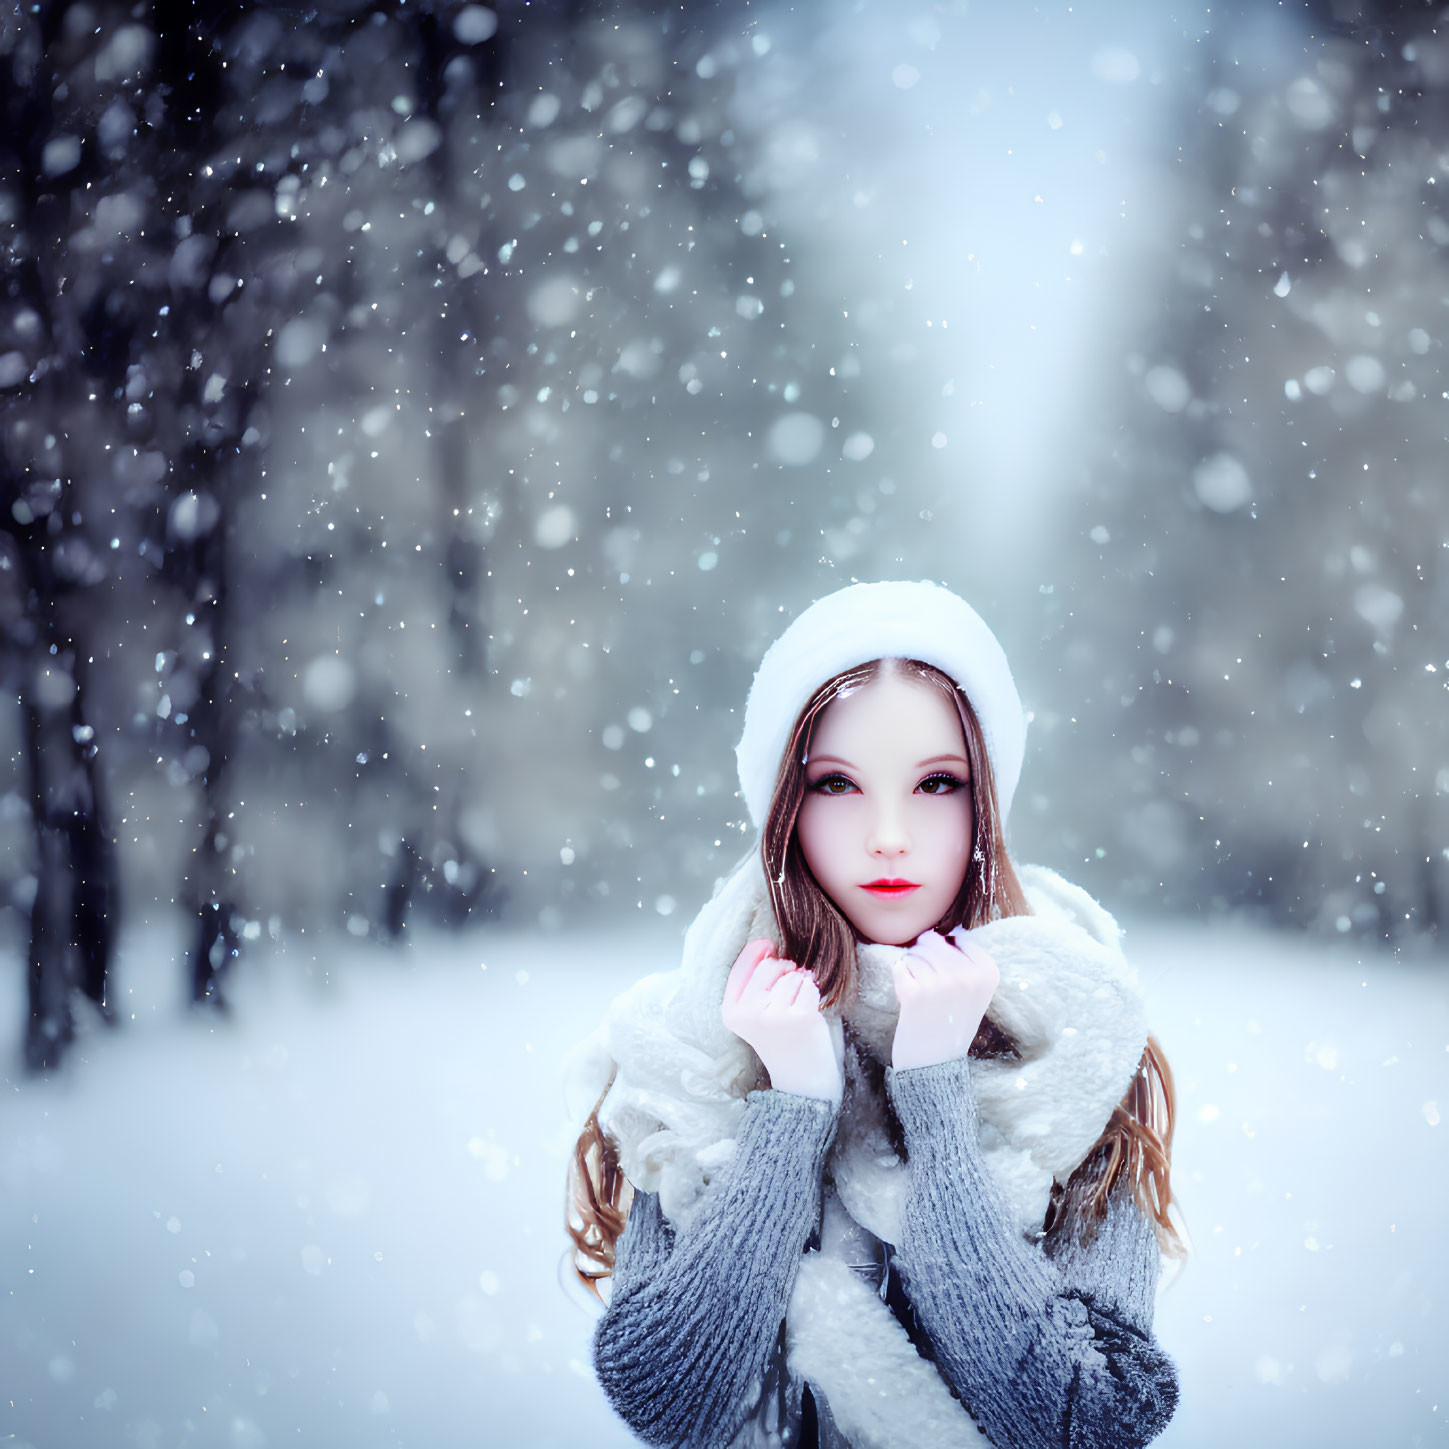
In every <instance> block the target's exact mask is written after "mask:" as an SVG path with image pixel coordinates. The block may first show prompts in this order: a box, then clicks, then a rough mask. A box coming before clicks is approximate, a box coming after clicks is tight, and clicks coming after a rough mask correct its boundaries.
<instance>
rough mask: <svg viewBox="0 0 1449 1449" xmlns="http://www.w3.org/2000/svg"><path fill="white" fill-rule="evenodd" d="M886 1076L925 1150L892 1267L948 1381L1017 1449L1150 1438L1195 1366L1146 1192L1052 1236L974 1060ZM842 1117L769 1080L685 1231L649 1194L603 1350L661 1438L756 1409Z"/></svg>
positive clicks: (721, 1433) (639, 1198)
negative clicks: (983, 1142) (988, 1139)
mask: <svg viewBox="0 0 1449 1449" xmlns="http://www.w3.org/2000/svg"><path fill="white" fill-rule="evenodd" d="M886 1085H887V1090H888V1091H889V1093H890V1097H891V1101H892V1103H893V1104H894V1106H895V1109H896V1113H897V1115H898V1116H899V1118H900V1121H901V1126H902V1128H903V1131H904V1134H905V1143H906V1151H907V1155H908V1159H909V1163H910V1188H909V1191H908V1194H907V1198H906V1205H905V1213H904V1218H903V1221H902V1227H901V1235H900V1242H899V1244H898V1245H897V1248H896V1251H895V1254H894V1256H893V1258H892V1264H893V1267H894V1269H895V1270H896V1271H898V1273H899V1274H900V1281H901V1283H902V1284H903V1285H904V1288H905V1293H906V1295H907V1297H908V1299H909V1304H910V1311H911V1313H912V1314H913V1315H914V1318H915V1327H916V1329H917V1331H918V1332H921V1333H924V1335H925V1338H926V1340H927V1341H928V1346H929V1351H930V1354H931V1356H932V1357H933V1358H934V1360H935V1362H936V1365H937V1368H938V1370H939V1371H940V1373H941V1375H942V1376H943V1378H944V1379H945V1380H946V1382H947V1384H948V1385H949V1386H950V1387H951V1389H952V1390H953V1392H954V1393H955V1394H956V1396H957V1397H958V1398H959V1399H960V1400H961V1401H962V1403H963V1404H965V1406H966V1407H967V1409H968V1410H969V1411H970V1413H971V1416H972V1418H973V1419H974V1420H975V1421H976V1423H977V1425H978V1426H979V1427H980V1428H981V1430H982V1432H983V1433H984V1434H985V1435H986V1437H987V1438H988V1439H989V1440H990V1441H991V1443H992V1444H993V1445H996V1446H998V1449H1044V1446H1048V1445H1050V1446H1053V1449H1061V1446H1067V1449H1134V1446H1138V1445H1143V1444H1146V1443H1147V1442H1148V1441H1149V1440H1150V1439H1152V1438H1153V1437H1155V1436H1156V1435H1157V1434H1158V1433H1160V1432H1161V1430H1162V1429H1163V1427H1164V1426H1165V1425H1166V1423H1167V1421H1168V1419H1169V1418H1170V1417H1171V1416H1172V1412H1173V1409H1174V1408H1175V1407H1176V1404H1177V1374H1176V1370H1175V1368H1174V1366H1173V1363H1172V1360H1171V1359H1170V1358H1168V1356H1167V1355H1166V1354H1165V1353H1164V1352H1163V1351H1162V1349H1161V1348H1160V1347H1159V1345H1158V1344H1157V1342H1156V1340H1155V1339H1154V1338H1153V1337H1152V1312H1153V1302H1154V1298H1155V1294H1156V1287H1157V1275H1158V1266H1159V1259H1158V1249H1157V1242H1156V1238H1155V1237H1154V1235H1153V1232H1152V1229H1151V1227H1150V1226H1149V1225H1148V1223H1147V1221H1146V1219H1145V1218H1144V1217H1143V1215H1142V1213H1141V1211H1140V1209H1139V1208H1138V1207H1137V1205H1136V1202H1135V1200H1134V1199H1133V1197H1132V1194H1131V1192H1130V1190H1129V1189H1127V1188H1126V1185H1125V1184H1119V1188H1118V1190H1116V1191H1114V1193H1113V1195H1112V1198H1111V1200H1110V1202H1109V1206H1108V1212H1107V1216H1106V1219H1105V1220H1104V1221H1103V1222H1102V1223H1100V1224H1099V1225H1098V1227H1097V1229H1096V1231H1095V1232H1093V1233H1091V1234H1090V1235H1088V1236H1087V1237H1086V1239H1085V1240H1079V1239H1077V1238H1074V1237H1069V1236H1065V1235H1063V1234H1056V1235H1053V1237H1052V1238H1051V1239H1048V1240H1047V1241H1046V1243H1045V1245H1044V1246H1043V1245H1037V1244H1033V1243H1031V1242H1029V1241H1027V1240H1026V1239H1024V1238H1022V1237H1021V1236H1020V1234H1018V1233H1017V1232H1016V1231H1015V1229H1014V1228H1013V1227H1012V1226H1011V1225H1010V1223H1009V1221H1008V1217H1007V1214H1006V1211H1005V1208H1004V1206H1003V1204H1002V1202H1001V1199H1000V1197H999V1195H998V1192H997V1188H996V1184H995V1183H994V1181H993V1180H992V1178H991V1176H990V1172H989V1169H988V1168H987V1167H986V1166H985V1164H984V1162H983V1161H982V1156H981V1151H980V1146H979V1144H978V1141H977V1129H976V1104H975V1098H974V1096H973V1094H972V1091H971V1081H970V1076H969V1072H968V1068H967V1064H966V1062H965V1060H964V1059H963V1060H959V1061H952V1062H943V1063H941V1064H939V1065H937V1066H930V1067H916V1068H912V1069H909V1070H904V1071H900V1072H897V1071H895V1070H894V1069H887V1071H886ZM836 1112H837V1109H836V1108H835V1106H834V1105H832V1104H831V1103H829V1102H825V1101H821V1100H818V1099H816V1098H813V1097H803V1096H796V1095H793V1094H791V1093H787V1092H777V1091H769V1090H766V1091H756V1092H751V1093H750V1094H749V1098H748V1102H747V1105H746V1107H745V1111H744V1114H743V1116H742V1118H741V1123H740V1131H739V1136H738V1141H737V1145H736V1154H735V1157H734V1160H733V1162H732V1163H731V1164H730V1167H729V1168H728V1170H726V1171H725V1172H723V1173H721V1174H720V1175H719V1177H717V1178H716V1179H715V1181H714V1182H712V1183H711V1184H710V1186H709V1188H708V1189H707V1190H706V1195H705V1200H704V1202H703V1204H702V1205H701V1208H700V1211H699V1213H698V1215H697V1216H696V1217H695V1218H694V1219H693V1220H692V1222H691V1223H690V1225H689V1227H688V1229H687V1230H684V1231H681V1232H679V1233H677V1234H676V1232H675V1231H674V1229H673V1227H672V1226H671V1224H670V1223H669V1222H668V1221H667V1220H666V1219H665V1218H664V1217H663V1215H662V1213H661V1212H660V1209H659V1200H658V1198H657V1196H655V1195H654V1194H652V1193H639V1194H637V1195H636V1197H635V1199H634V1205H633V1208H632V1210H631V1212H630V1215H629V1221H628V1225H627V1226H626V1228H625V1230H624V1233H623V1234H622V1236H621V1237H620V1239H619V1242H618V1245H617V1249H616V1258H615V1268H614V1277H613V1296H612V1298H611V1300H610V1303H609V1308H608V1311H607V1312H606V1313H605V1314H604V1316H603V1318H602V1319H601V1320H600V1321H599V1324H598V1326H597V1328H596V1330H595V1335H594V1363H595V1368H596V1370H597V1373H598V1378H599V1382H600V1384H601V1385H602V1386H603V1389H604V1391H605V1393H606V1394H607V1395H608V1396H609V1399H610V1401H611V1402H612V1403H613V1405H614V1408H615V1409H616V1411H617V1412H618V1413H619V1415H620V1417H621V1418H623V1420H624V1421H625V1422H626V1423H627V1424H628V1425H629V1426H630V1428H632V1429H633V1430H634V1432H635V1433H636V1434H638V1435H639V1436H640V1438H642V1439H643V1440H645V1441H646V1442H647V1443H650V1444H656V1445H671V1446H680V1449H684V1446H688V1449H716V1446H724V1445H728V1444H730V1443H731V1441H732V1440H733V1439H735V1437H736V1435H737V1434H738V1433H739V1431H740V1429H741V1426H742V1425H743V1424H744V1423H745V1422H746V1421H747V1420H748V1419H750V1418H751V1416H752V1415H753V1414H754V1413H755V1411H756V1408H757V1405H758V1404H759V1401H760V1398H761V1393H762V1386H763V1385H764V1384H765V1382H766V1381H767V1378H769V1376H770V1374H771V1372H772V1364H774V1363H775V1355H776V1354H777V1353H778V1351H779V1348H778V1342H779V1328H780V1324H781V1322H782V1320H783V1318H784V1315H785V1310H786V1307H787V1305H788V1303H789V1298H790V1291H791V1288H792V1287H793V1285H794V1280H795V1272H796V1269H797V1267H798V1265H799V1262H800V1256H801V1253H802V1252H803V1251H804V1249H805V1246H806V1242H807V1240H808V1238H809V1237H810V1234H811V1232H812V1230H813V1229H814V1227H815V1225H816V1220H817V1217H818V1215H819V1212H820V1205H821V1192H822V1174H823V1171H824V1166H825V1159H826V1153H827V1151H828V1149H829V1146H830V1143H831V1140H832V1139H833V1137H834V1134H835V1122H836ZM868 1368H869V1366H868V1365H862V1371H868ZM822 1416H823V1418H824V1419H825V1420H827V1421H828V1419H829V1415H828V1411H822ZM793 1427H795V1428H797V1429H798V1425H796V1426H793ZM790 1442H791V1443H795V1442H798V1438H797V1436H796V1435H795V1434H792V1435H791V1436H790Z"/></svg>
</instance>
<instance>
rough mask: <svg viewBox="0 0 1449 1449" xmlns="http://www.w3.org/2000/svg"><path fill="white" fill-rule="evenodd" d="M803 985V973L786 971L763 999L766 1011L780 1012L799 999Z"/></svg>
mask: <svg viewBox="0 0 1449 1449" xmlns="http://www.w3.org/2000/svg"><path fill="white" fill-rule="evenodd" d="M804 983H805V973H804V972H803V971H800V970H794V971H787V972H785V974H784V975H783V976H781V977H780V978H779V979H778V980H777V981H776V982H775V984H774V985H773V986H772V987H771V988H770V990H769V992H768V993H767V995H766V997H765V1009H766V1010H767V1011H782V1010H785V1009H787V1008H789V1007H791V1006H794V1004H795V1002H796V1001H797V1000H798V999H799V996H800V989H801V987H802V986H803V985H804Z"/></svg>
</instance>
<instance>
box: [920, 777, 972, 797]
mask: <svg viewBox="0 0 1449 1449" xmlns="http://www.w3.org/2000/svg"><path fill="white" fill-rule="evenodd" d="M965 784H966V782H965V780H958V779H957V778H956V776H955V775H928V776H927V777H926V778H925V779H924V780H922V781H921V783H920V784H919V785H917V786H916V789H918V790H919V791H920V792H921V793H922V794H923V795H954V794H955V793H956V791H957V790H959V789H961V788H962V787H963V786H964V785H965Z"/></svg>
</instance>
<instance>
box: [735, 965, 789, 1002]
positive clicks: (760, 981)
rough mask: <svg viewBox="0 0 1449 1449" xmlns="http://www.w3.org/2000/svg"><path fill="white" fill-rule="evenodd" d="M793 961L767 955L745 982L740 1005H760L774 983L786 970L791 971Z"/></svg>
mask: <svg viewBox="0 0 1449 1449" xmlns="http://www.w3.org/2000/svg"><path fill="white" fill-rule="evenodd" d="M794 969H795V963H794V962H793V961H785V960H783V959H782V958H781V957H779V956H767V957H766V958H765V959H764V960H762V961H761V962H760V963H759V965H757V966H756V967H755V969H754V972H753V974H752V975H751V976H750V979H749V980H748V981H747V982H745V988H744V990H743V991H742V992H741V993H740V1003H741V1004H742V1005H750V1004H751V1003H753V1004H755V1005H757V1006H758V1005H762V1004H763V999H764V998H765V997H767V996H768V995H769V993H770V991H771V990H772V989H773V988H774V985H775V983H776V982H777V981H778V980H779V979H780V978H781V977H782V976H783V975H785V973H786V972H787V971H793V970H794Z"/></svg>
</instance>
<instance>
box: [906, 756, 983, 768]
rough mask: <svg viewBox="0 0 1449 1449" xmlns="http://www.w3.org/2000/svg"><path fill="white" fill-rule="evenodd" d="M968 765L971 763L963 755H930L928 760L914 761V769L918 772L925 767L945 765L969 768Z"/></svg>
mask: <svg viewBox="0 0 1449 1449" xmlns="http://www.w3.org/2000/svg"><path fill="white" fill-rule="evenodd" d="M970 763H971V762H970V761H969V760H968V759H967V758H966V756H965V755H932V756H931V758H930V759H929V760H917V761H916V768H917V769H918V770H922V769H924V768H925V767H926V766H927V765H945V764H955V765H967V766H969V765H970Z"/></svg>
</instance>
